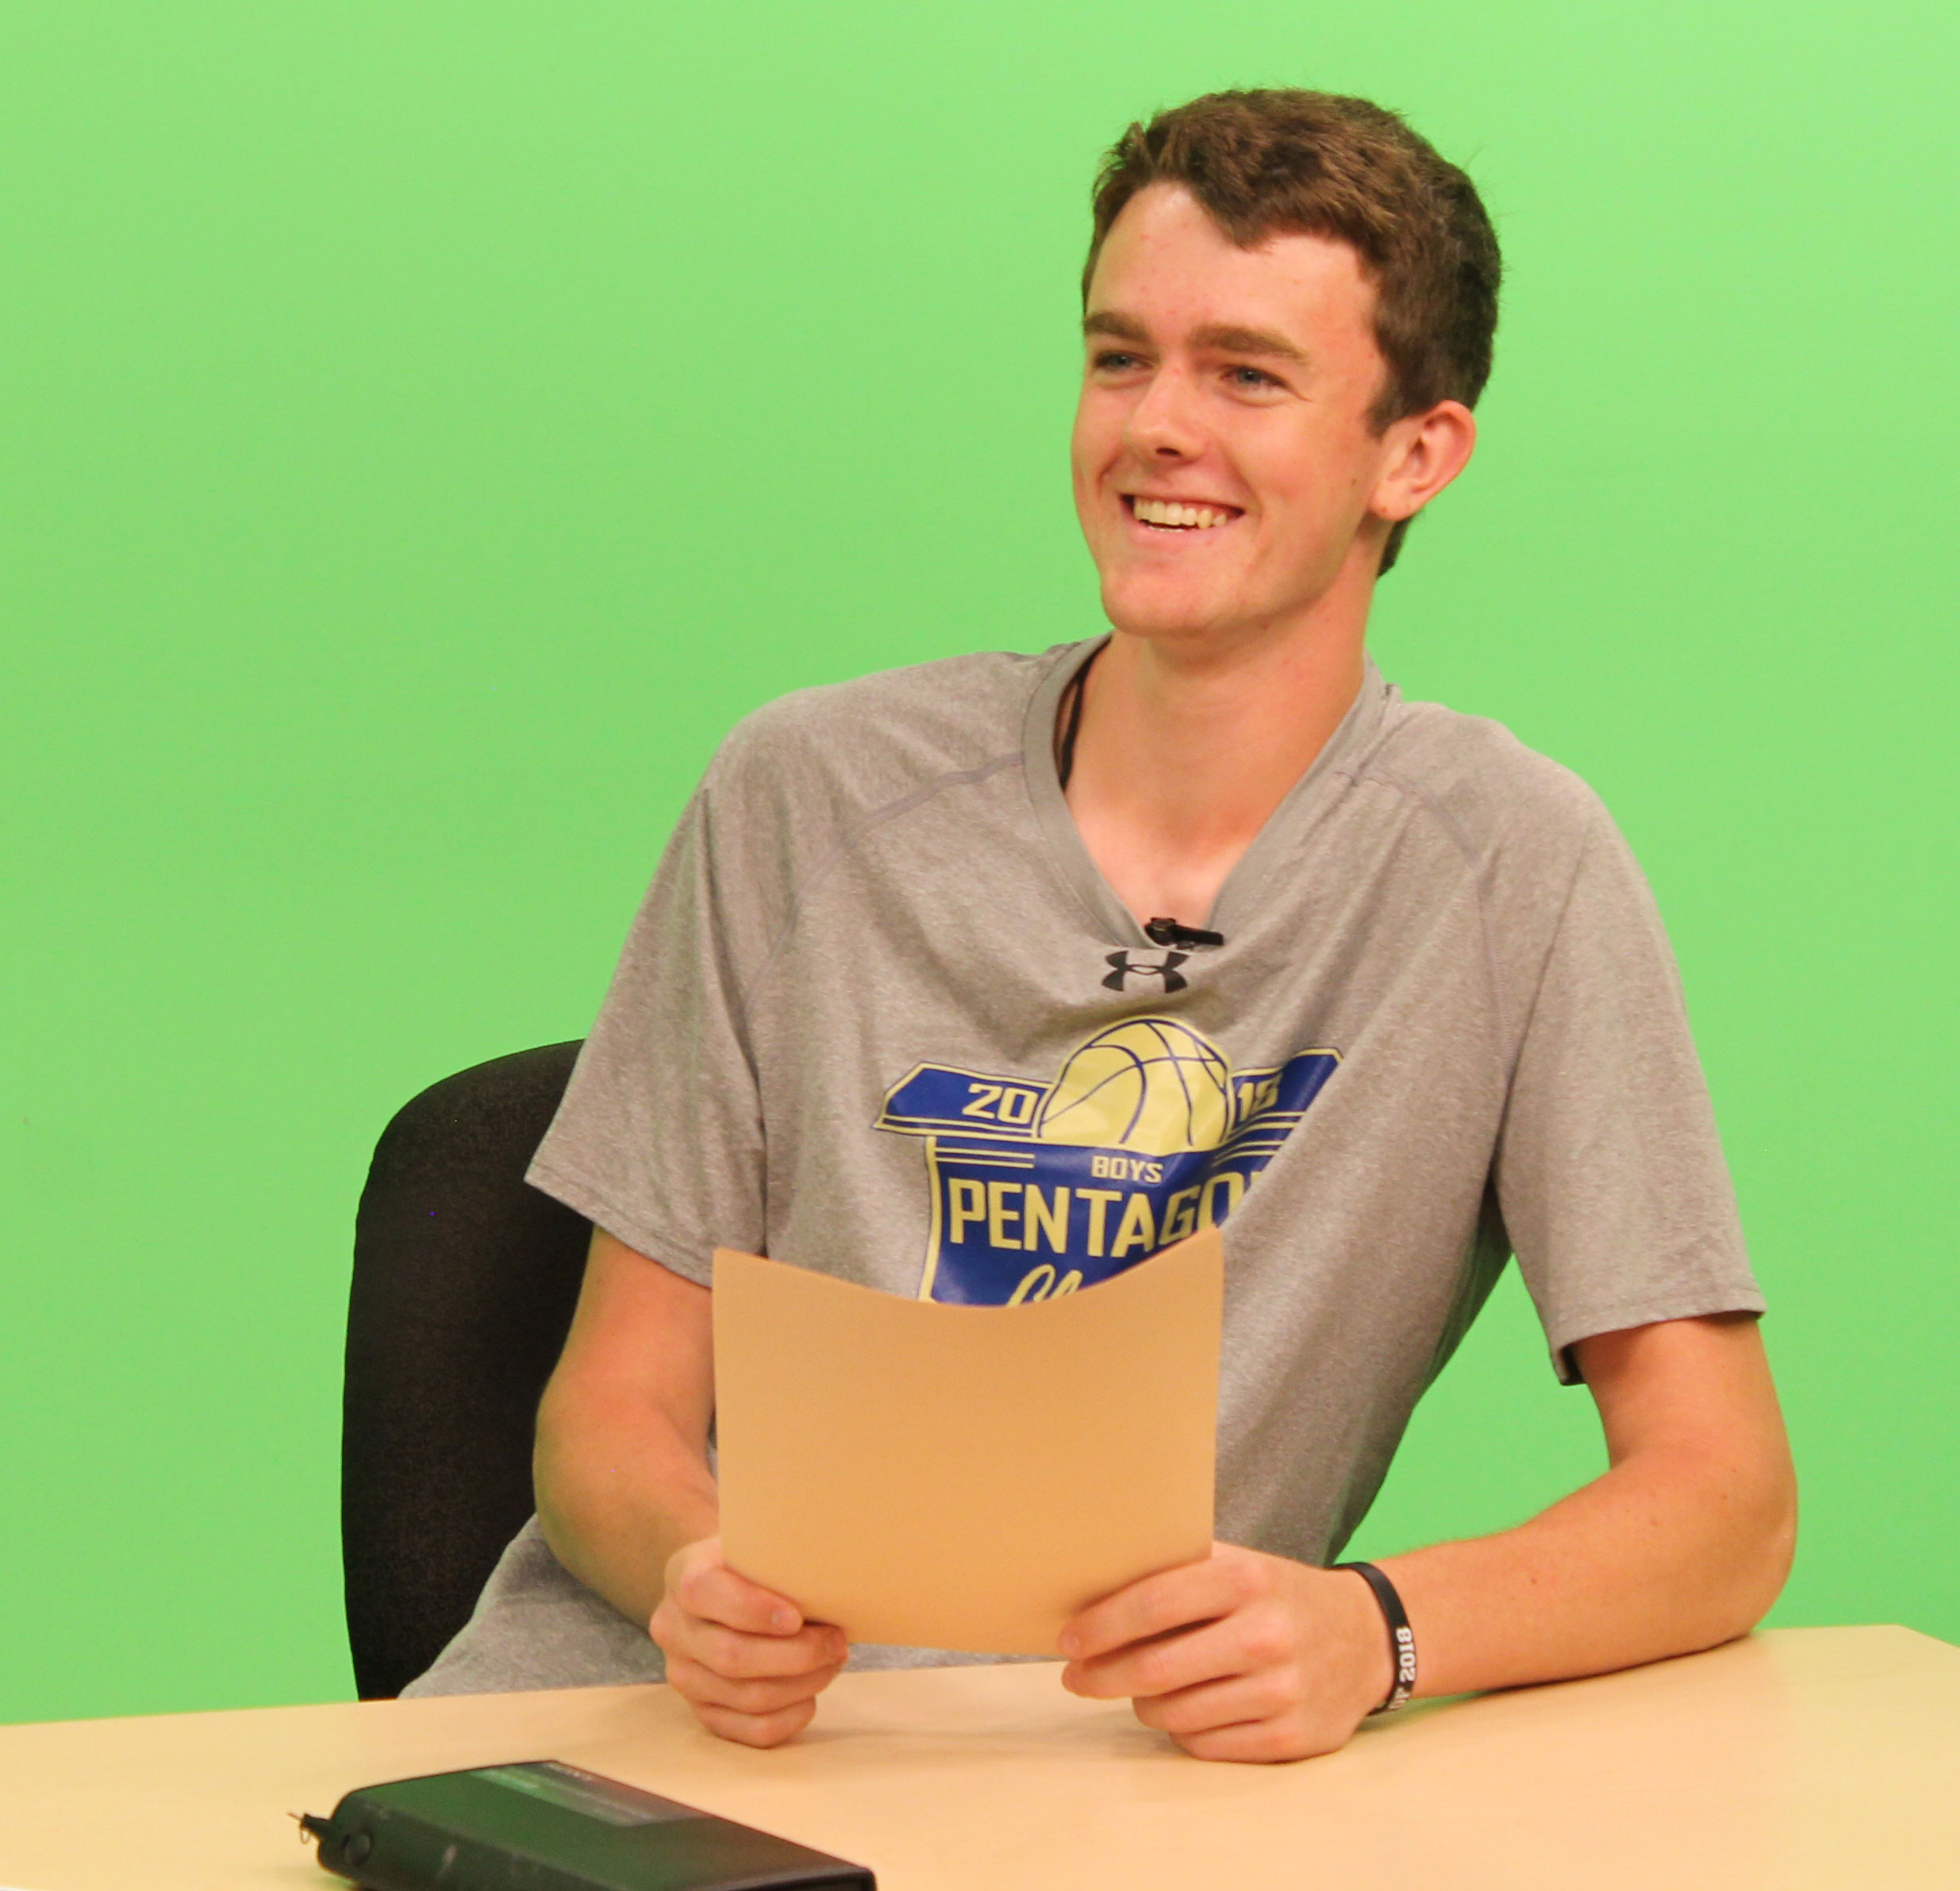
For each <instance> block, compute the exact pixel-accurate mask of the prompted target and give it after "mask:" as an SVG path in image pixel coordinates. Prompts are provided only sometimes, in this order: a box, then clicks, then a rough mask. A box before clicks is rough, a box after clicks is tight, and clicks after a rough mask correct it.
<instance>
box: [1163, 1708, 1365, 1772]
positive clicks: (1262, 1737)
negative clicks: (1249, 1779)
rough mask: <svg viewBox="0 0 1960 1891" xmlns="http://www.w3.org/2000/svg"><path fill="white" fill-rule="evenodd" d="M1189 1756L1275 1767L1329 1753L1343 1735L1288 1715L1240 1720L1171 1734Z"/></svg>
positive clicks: (1343, 1740)
mask: <svg viewBox="0 0 1960 1891" xmlns="http://www.w3.org/2000/svg"><path fill="white" fill-rule="evenodd" d="M1172 1737H1173V1738H1174V1739H1175V1740H1176V1741H1177V1743H1178V1745H1179V1746H1180V1747H1182V1748H1183V1749H1184V1751H1186V1753H1188V1754H1189V1755H1190V1756H1191V1757H1192V1758H1193V1759H1200V1760H1239V1761H1251V1762H1255V1763H1258V1764H1260V1765H1263V1766H1275V1765H1278V1763H1280V1762H1282V1761H1285V1760H1304V1759H1312V1758H1314V1756H1315V1755H1317V1754H1322V1753H1332V1752H1334V1751H1336V1750H1337V1749H1339V1747H1342V1746H1343V1745H1344V1744H1345V1743H1346V1736H1345V1735H1342V1734H1340V1733H1339V1732H1337V1731H1335V1730H1334V1729H1332V1728H1324V1727H1318V1726H1313V1725H1309V1724H1303V1723H1301V1721H1299V1720H1296V1719H1294V1718H1293V1716H1290V1715H1280V1716H1276V1717H1275V1718H1274V1719H1272V1720H1241V1721H1239V1723H1238V1724H1237V1725H1236V1726H1232V1727H1214V1728H1211V1729H1209V1731H1206V1732H1204V1733H1193V1734H1177V1735H1173V1736H1172Z"/></svg>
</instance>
